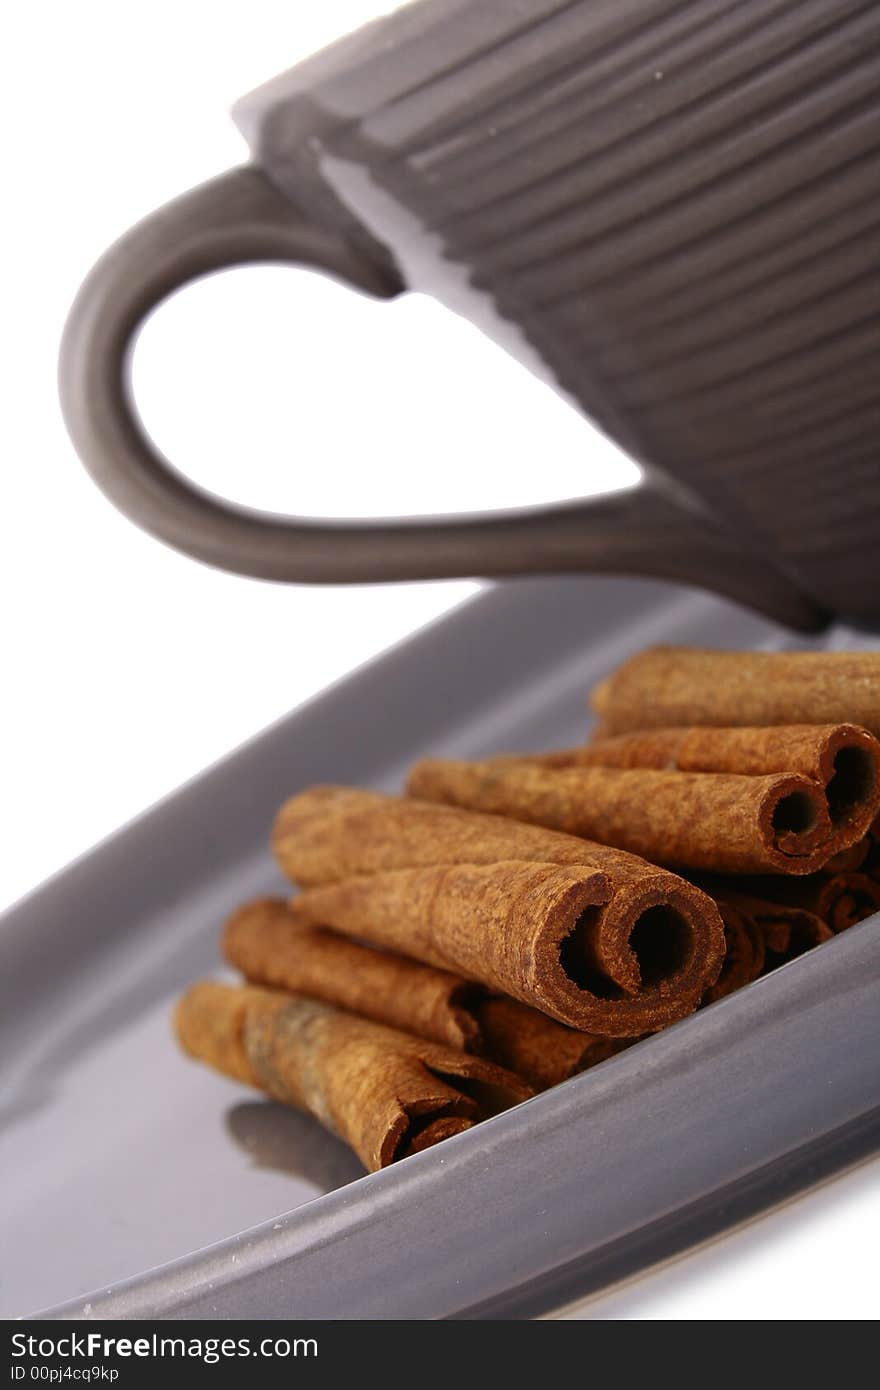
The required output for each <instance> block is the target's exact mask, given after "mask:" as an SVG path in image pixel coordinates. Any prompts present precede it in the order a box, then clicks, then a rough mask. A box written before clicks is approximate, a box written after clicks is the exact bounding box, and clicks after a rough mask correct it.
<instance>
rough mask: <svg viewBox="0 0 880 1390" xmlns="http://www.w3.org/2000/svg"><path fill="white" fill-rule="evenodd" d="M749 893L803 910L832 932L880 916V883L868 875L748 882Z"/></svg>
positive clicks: (770, 901) (777, 903) (766, 900)
mask: <svg viewBox="0 0 880 1390" xmlns="http://www.w3.org/2000/svg"><path fill="white" fill-rule="evenodd" d="M748 892H749V894H750V895H753V896H755V897H758V898H762V899H763V900H764V901H765V902H768V903H774V904H776V905H777V906H779V905H782V906H786V907H791V908H800V909H802V910H803V911H804V912H809V913H812V914H813V915H814V916H816V917H818V918H819V919H820V920H821V921H823V922H824V923H825V924H826V926H827V927H828V928H829V929H830V931H831V932H834V933H837V932H842V931H846V930H847V928H849V927H854V926H855V925H856V923H857V922H861V921H863V920H864V919H865V918H866V917H870V916H872V915H873V913H875V912H880V883H877V882H876V881H875V880H874V879H873V878H871V877H870V876H869V875H868V874H863V873H842V874H811V875H810V876H809V877H808V878H800V879H791V880H788V879H757V880H755V881H749V884H748Z"/></svg>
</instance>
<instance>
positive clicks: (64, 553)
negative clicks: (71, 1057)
mask: <svg viewBox="0 0 880 1390" xmlns="http://www.w3.org/2000/svg"><path fill="white" fill-rule="evenodd" d="M382 8H388V6H385V7H383V6H382V5H380V4H377V3H376V0H372V3H371V0H322V3H321V4H320V5H305V4H295V3H290V0H286V3H280V0H279V2H273V0H249V3H247V4H243V3H240V0H239V3H236V4H229V3H217V2H216V0H212V2H211V3H208V0H195V2H192V0H191V2H189V3H187V0H183V2H181V0H153V3H151V4H150V5H149V6H146V5H144V6H130V5H119V4H118V3H116V4H112V3H109V0H106V2H105V0H78V2H77V3H76V4H75V5H70V4H63V3H61V2H60V0H56V3H48V4H42V5H36V6H18V7H16V8H15V11H14V12H10V14H9V15H7V19H6V26H5V29H6V33H5V42H4V45H3V52H2V56H0V79H2V80H0V101H2V105H3V111H2V117H3V121H2V129H3V133H4V180H3V182H4V193H5V199H4V202H5V210H4V218H3V223H2V231H0V237H2V242H3V244H2V256H0V274H2V277H3V285H2V305H3V309H2V319H0V369H2V376H0V379H2V382H3V393H2V412H0V442H2V474H0V488H2V505H0V567H2V574H0V579H2V585H3V599H4V604H3V612H4V618H3V630H2V631H3V658H4V659H3V670H2V709H3V724H2V730H3V732H2V796H0V808H2V809H0V816H2V825H0V844H2V847H3V852H2V854H0V906H3V905H5V904H7V903H10V902H12V901H14V900H15V899H16V898H18V897H19V896H21V895H22V894H23V893H25V892H26V891H27V890H29V889H30V888H31V887H33V886H34V885H35V884H37V883H38V882H39V881H40V880H41V879H42V878H44V877H45V876H46V875H48V874H50V873H51V872H53V871H54V870H56V869H57V868H59V867H61V866H62V865H63V864H64V863H66V862H67V861H69V860H70V859H71V858H72V857H74V856H75V855H77V854H79V853H81V852H82V851H84V850H86V849H88V848H89V847H90V846H91V845H92V844H94V843H95V842H96V841H97V840H99V839H100V838H102V837H103V836H105V835H106V834H108V833H110V832H111V831H112V830H114V829H115V828H116V827H117V826H118V825H119V824H121V823H122V822H124V821H125V820H127V819H128V818H130V817H131V816H132V815H134V814H136V813H137V812H138V811H140V810H142V809H143V808H144V807H145V806H147V805H149V804H150V803H151V802H153V801H154V800H156V799H157V798H159V797H160V796H162V795H164V794H165V793H166V792H168V791H169V790H170V789H172V788H173V787H174V786H176V785H178V784H179V783H181V782H182V781H184V780H186V779H187V778H188V777H190V776H192V775H193V774H194V773H196V772H198V771H199V770H200V769H201V768H203V767H204V766H205V765H207V764H208V763H210V762H212V761H213V760H215V759H216V758H218V757H220V756H222V755H223V754H224V753H225V752H226V751H228V750H229V749H230V748H231V747H233V746H234V745H235V744H236V743H238V742H240V741H241V740H243V739H244V738H247V737H249V736H250V735H251V734H252V733H254V732H256V731H257V730H258V729H259V728H260V727H262V726H264V725H265V724H267V723H269V722H270V721H272V720H273V719H275V718H277V717H278V716H280V715H282V714H283V713H285V712H286V711H287V710H289V709H290V708H291V707H292V706H294V705H296V704H297V703H299V702H301V701H302V700H304V699H306V698H307V697H309V696H310V695H312V694H314V693H315V692H316V691H318V690H320V689H321V688H322V687H323V686H325V685H326V684H327V683H328V682H329V681H331V680H333V679H335V678H336V677H338V676H340V675H342V674H343V673H344V672H346V671H348V670H350V669H351V668H352V667H354V666H355V665H357V664H359V663H360V662H362V661H364V660H365V659H367V658H369V657H370V656H371V655H372V654H374V653H375V652H378V651H380V650H381V649H382V648H383V647H386V646H387V645H388V644H390V643H391V642H393V641H396V640H398V639H400V638H402V637H404V636H405V635H406V634H407V633H408V632H411V631H412V630H413V629H415V628H416V627H418V626H419V625H420V624H422V623H424V622H426V621H427V620H429V619H431V618H433V617H434V616H436V615H437V614H439V613H441V612H442V611H443V610H444V609H447V608H449V607H451V606H452V605H454V604H456V603H459V602H461V601H462V600H464V599H465V598H467V596H468V595H469V594H470V593H471V592H472V591H473V590H474V588H475V585H474V584H472V583H470V582H467V581H456V582H447V583H435V584H423V585H399V586H396V587H390V588H378V587H376V588H374V587H360V588H341V587H340V588H327V589H307V588H299V587H289V588H283V587H280V586H273V585H268V584H263V583H259V582H255V581H248V580H243V579H239V578H235V577H232V576H229V575H225V574H220V573H215V572H213V571H209V570H207V569H205V568H203V567H201V566H199V565H197V564H196V563H194V562H192V561H190V560H188V559H185V558H184V557H182V556H179V555H177V554H175V553H173V552H171V551H170V550H167V549H165V548H164V547H162V546H161V545H159V544H158V543H156V542H155V541H153V540H151V539H149V538H148V537H146V536H145V535H143V534H141V533H140V532H139V531H137V530H135V529H134V528H133V527H132V526H131V525H130V524H129V523H128V522H126V521H124V520H123V519H122V518H121V517H120V516H118V515H117V514H116V513H115V512H114V511H113V510H112V509H111V507H110V506H109V504H108V503H106V502H105V501H104V499H103V498H102V497H101V496H100V494H99V493H98V492H97V491H96V489H95V488H94V486H93V485H92V483H91V482H90V481H89V480H88V478H87V477H86V475H85V474H84V472H83V471H82V469H81V468H80V467H79V465H78V463H77V460H76V458H75V456H74V454H73V451H72V449H71V447H70V445H69V443H68V441H67V438H66V436H65V434H64V431H63V426H62V424H61V421H60V416H59V411H58V406H57V403H56V392H55V358H56V351H57V343H58V337H59V333H60V329H61V325H62V323H63V320H64V315H65V312H66V309H67V306H68V304H69V302H70V300H71V298H72V296H73V294H74V292H75V290H76V288H77V285H78V283H79V281H80V279H81V278H82V276H83V274H84V273H85V271H86V270H87V269H88V267H89V265H90V264H91V263H92V261H94V259H95V258H96V257H97V256H98V255H99V254H100V253H101V251H103V250H104V248H105V247H106V246H107V244H108V243H109V242H110V241H112V240H113V239H114V238H115V237H116V236H117V235H119V234H120V233H121V232H122V231H124V230H125V229H126V228H127V227H128V226H129V225H130V224H131V223H133V222H135V221H136V220H137V219H138V218H140V217H142V216H144V215H145V214H146V213H148V212H150V211H151V210H152V209H153V208H154V207H156V206H158V205H159V204H161V203H162V202H164V201H166V200H167V199H169V198H171V197H173V196H174V195H175V194H176V193H178V192H180V191H182V190H184V189H186V188H188V187H190V186H191V185H192V184H195V183H197V182H199V181H201V180H203V179H205V178H208V177H210V176H211V175H212V174H214V173H217V172H219V171H221V170H223V169H225V168H227V167H228V166H230V165H233V164H237V163H240V162H241V161H242V160H243V159H244V158H246V153H247V152H246V150H245V148H244V146H243V143H242V141H241V139H240V137H239V136H238V134H237V132H236V130H235V128H234V127H233V125H232V124H231V122H230V121H229V119H228V117H227V115H226V112H227V109H228V108H229V106H230V105H231V103H232V102H233V100H234V99H235V98H236V97H237V96H239V95H241V94H243V93H244V92H246V91H248V90H250V89H251V88H252V87H254V86H256V85H258V84H259V83H260V82H262V81H263V80H265V79H267V78H269V77H271V76H272V75H274V73H276V72H277V71H280V70H282V69H283V68H285V67H288V66H290V65H291V64H292V63H294V62H295V61H297V60H298V59H300V58H302V57H304V56H306V55H307V54H308V53H309V52H311V51H313V50H314V49H316V48H318V47H320V46H321V45H322V44H324V43H326V42H328V41H330V40H331V39H332V38H334V37H335V36H337V35H338V34H341V33H343V32H345V31H346V30H347V29H350V28H353V27H356V26H357V25H358V24H359V23H361V22H363V20H364V19H367V18H369V17H371V16H372V15H374V14H376V13H378V12H380V10H381V9H382ZM304 381H305V382H307V383H308V385H307V389H303V382H304ZM338 382H343V383H344V386H343V388H342V389H341V390H340V389H339V387H338V385H336V384H335V383H338ZM294 383H296V385H294ZM135 390H136V394H137V399H138V402H139V405H140V407H141V409H142V412H143V414H144V416H145V418H146V420H147V422H148V424H149V427H150V429H151V431H152V433H153V434H154V436H155V438H156V439H157V441H158V442H159V443H160V445H161V446H162V447H163V449H164V450H165V452H166V453H168V454H169V455H170V456H171V457H172V458H173V459H174V460H175V462H176V463H177V464H178V465H179V466H180V467H182V468H184V469H185V470H186V471H188V472H189V473H191V475H192V476H193V477H195V478H197V479H198V481H199V482H201V483H202V484H204V485H206V486H209V487H211V488H213V489H214V490H216V491H218V492H221V493H225V494H226V495H228V496H232V497H235V498H238V499H240V500H243V501H247V502H250V503H253V504H255V505H258V506H263V507H271V508H274V509H276V510H278V511H299V512H303V513H309V514H313V515H321V514H337V515H339V514H347V515H352V516H367V515H381V514H383V513H384V514H391V513H399V514H406V513H411V512H432V511H442V510H446V511H448V510H455V509H458V508H463V509H470V508H473V507H488V506H496V505H520V504H526V503H531V502H538V501H546V500H550V499H553V498H557V497H566V496H574V495H577V494H580V493H584V492H588V491H600V490H603V489H606V488H609V487H616V486H620V485H621V484H624V483H629V482H632V481H633V480H634V479H635V477H636V472H635V469H634V468H633V466H632V465H631V464H629V463H628V462H627V461H626V460H625V459H623V458H622V457H621V456H620V455H619V454H618V453H617V452H616V450H615V449H614V448H613V447H612V446H611V445H610V444H608V443H607V442H606V441H605V440H603V439H602V438H601V437H600V436H598V435H597V434H596V433H594V432H593V431H591V430H590V428H589V426H587V425H586V424H585V423H584V422H583V421H582V420H581V419H580V418H578V417H577V416H576V414H575V413H574V412H573V411H572V410H571V409H570V408H569V407H568V406H567V405H566V404H564V403H563V402H562V401H561V400H559V399H558V398H556V397H555V396H553V395H552V393H551V392H550V391H549V390H548V389H547V388H546V387H544V386H542V385H540V384H538V383H537V382H535V381H533V380H532V379H531V378H530V377H529V376H528V374H527V373H526V372H525V371H524V369H523V368H521V367H519V366H517V365H516V364H514V363H513V362H512V361H510V360H508V359H507V358H505V357H504V356H503V354H501V353H500V352H499V351H498V350H497V349H495V348H493V347H492V346H491V345H490V344H488V343H487V342H486V341H484V340H483V339H482V338H481V337H480V335H479V334H478V333H477V332H476V330H474V329H472V328H471V327H470V326H469V325H468V324H466V323H464V322H462V321H461V320H458V319H456V318H454V317H453V316H452V315H450V314H449V313H447V312H445V311H443V310H441V309H440V308H439V307H438V306H437V305H435V304H433V303H432V302H430V301H428V300H426V299H424V298H422V297H421V296H416V295H413V296H408V297H404V298H402V299H401V300H399V301H397V302H395V303H394V304H392V305H382V304H378V303H373V302H370V301H368V300H366V299H363V298H360V297H358V296H356V295H354V294H351V293H350V292H348V291H346V290H345V289H343V288H341V287H339V286H337V285H335V284H332V283H329V282H327V281H322V280H320V279H319V278H318V277H317V276H313V275H311V274H308V273H306V272H291V271H290V270H283V269H280V268H277V269H276V268H274V267H261V268H259V269H252V270H238V271H235V272H230V273H227V274H225V275H222V276H217V277H214V278H213V279H211V280H210V281H204V282H202V283H201V284H199V285H197V286H195V287H193V288H191V289H189V290H187V291H186V292H185V293H183V294H181V295H179V296H177V297H176V298H175V299H174V300H173V301H172V302H171V303H170V304H168V305H167V306H165V307H164V308H163V309H162V310H161V311H160V312H159V313H157V314H156V316H155V317H154V318H153V319H152V320H151V321H150V323H149V324H148V326H147V327H146V329H145V331H144V333H143V335H142V339H141V341H140V343H139V346H138V349H137V353H136V359H135ZM499 441H500V442H499ZM59 930H63V923H59ZM870 1174H871V1170H864V1171H863V1172H862V1173H861V1174H857V1175H854V1176H852V1177H850V1178H848V1179H844V1180H842V1181H841V1182H838V1183H837V1184H834V1185H833V1187H832V1188H830V1189H826V1191H825V1193H823V1194H820V1195H819V1196H818V1197H815V1198H813V1199H811V1200H810V1201H809V1202H807V1203H803V1204H800V1205H799V1206H798V1207H797V1208H795V1209H793V1214H792V1212H791V1211H790V1212H789V1213H784V1214H780V1215H778V1216H777V1217H775V1218H772V1219H771V1221H770V1222H767V1223H762V1225H761V1227H759V1228H755V1231H753V1232H752V1233H745V1234H743V1235H740V1236H737V1237H734V1238H733V1240H732V1241H728V1242H726V1243H725V1245H723V1246H720V1247H718V1255H719V1256H721V1258H719V1257H718V1256H716V1257H713V1258H711V1259H710V1262H709V1264H708V1265H707V1262H706V1257H705V1256H698V1257H696V1259H695V1260H694V1261H693V1262H690V1263H689V1264H688V1265H685V1266H679V1268H678V1272H677V1273H676V1274H675V1275H674V1277H672V1276H658V1277H655V1279H654V1280H653V1281H652V1284H651V1288H650V1290H648V1289H646V1291H645V1292H644V1294H643V1295H642V1296H640V1297H635V1298H630V1299H629V1301H628V1302H627V1301H626V1300H624V1302H623V1303H621V1304H619V1306H617V1307H615V1306H612V1304H609V1305H608V1306H607V1308H606V1310H605V1315H607V1316H627V1317H634V1316H635V1317H639V1316H645V1317H671V1318H691V1317H701V1318H702V1317H706V1318H732V1317H741V1318H748V1317H762V1318H766V1317H774V1318H804V1317H857V1316H865V1317H867V1316H873V1315H875V1313H876V1304H875V1298H874V1287H875V1280H874V1277H873V1271H872V1269H871V1266H869V1265H868V1264H867V1255H866V1257H865V1261H866V1262H865V1264H864V1266H863V1265H862V1260H861V1252H862V1250H863V1249H865V1248H866V1245H867V1241H868V1238H869V1232H868V1231H867V1230H866V1228H865V1226H866V1218H870V1216H871V1215H872V1213H873V1217H874V1232H875V1235H876V1225H877V1222H876V1216H877V1212H878V1205H880V1204H878V1195H877V1178H876V1171H874V1172H873V1177H871V1176H870ZM869 1224H870V1223H869ZM755 1232H757V1234H755ZM725 1248H726V1250H727V1253H726V1254H724V1253H723V1252H724V1250H725Z"/></svg>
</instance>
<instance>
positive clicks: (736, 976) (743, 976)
mask: <svg viewBox="0 0 880 1390" xmlns="http://www.w3.org/2000/svg"><path fill="white" fill-rule="evenodd" d="M716 901H717V903H718V910H719V911H720V913H721V920H722V922H723V923H724V941H725V953H724V962H723V964H722V966H721V974H720V975H719V976H718V979H717V980H716V981H715V983H714V985H711V986H710V987H709V989H708V990H707V991H706V993H705V995H704V996H703V1003H704V1004H713V1003H714V1002H715V1000H716V999H723V998H724V997H725V996H726V995H728V994H733V992H734V991H735V990H737V989H742V988H743V986H744V985H748V984H751V982H752V981H753V980H757V978H758V976H759V975H760V974H761V973H762V972H763V969H764V963H765V955H766V948H765V941H764V935H763V933H762V931H761V930H760V928H759V926H758V925H757V923H756V922H755V920H754V919H753V917H751V916H750V915H749V913H748V912H747V911H746V910H745V909H744V908H743V907H738V906H737V905H736V903H735V902H732V901H731V900H730V899H729V898H718V899H716Z"/></svg>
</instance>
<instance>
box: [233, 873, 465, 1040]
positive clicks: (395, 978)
mask: <svg viewBox="0 0 880 1390" xmlns="http://www.w3.org/2000/svg"><path fill="white" fill-rule="evenodd" d="M222 949H223V954H224V956H225V957H226V959H227V961H229V963H230V965H234V966H235V967H236V969H238V970H240V971H241V973H242V974H243V975H244V976H245V977H246V979H247V980H249V981H250V982H251V984H257V985H268V986H274V987H275V988H277V989H284V990H288V991H290V992H291V993H292V994H303V995H306V996H307V998H309V999H318V1000H322V1001H323V1002H324V1003H326V1004H333V1005H335V1006H336V1007H337V1008H340V1009H347V1010H349V1011H350V1012H351V1013H355V1014H360V1015H361V1016H362V1017H363V1018H369V1019H372V1020H373V1021H374V1022H375V1023H384V1024H386V1025H387V1026H388V1027H389V1028H399V1029H401V1031H402V1032H404V1033H413V1034H414V1035H415V1036H416V1037H419V1038H426V1039H428V1040H430V1041H432V1042H438V1043H445V1044H446V1045H447V1046H449V1047H460V1048H462V1049H463V1050H464V1051H466V1052H479V1051H481V1044H482V1038H481V1032H480V1025H479V1023H478V1022H477V1017H476V1013H475V1006H476V1004H477V1002H478V1000H479V999H480V998H481V997H482V996H483V994H484V993H485V991H484V990H483V989H482V988H481V987H480V986H479V985H475V984H473V983H471V982H469V981H467V980H463V979H462V977H461V976H460V975H453V974H451V973H450V972H449V971H445V970H434V969H432V968H431V967H430V966H427V965H421V964H419V963H418V962H417V961H413V960H407V959H406V958H405V957H403V956H400V955H393V954H391V953H390V952H387V951H375V950H372V949H370V948H369V947H366V946H359V945H357V944H356V943H355V942H353V941H349V940H347V939H346V938H345V937H344V936H338V935H337V934H336V933H335V932H332V931H327V930H326V928H324V927H318V926H313V925H312V924H311V923H310V922H309V921H307V920H306V919H304V918H303V917H302V916H301V914H299V913H298V912H297V911H296V908H295V905H293V906H292V905H290V904H288V903H286V902H285V901H284V900H283V899H280V898H261V899H259V900H258V901H257V902H252V903H248V904H247V905H246V906H245V907H242V908H240V909H239V910H238V912H236V913H234V914H233V916H232V917H230V919H229V921H228V922H227V924H226V928H225V930H224V933H223V945H222Z"/></svg>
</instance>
